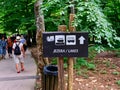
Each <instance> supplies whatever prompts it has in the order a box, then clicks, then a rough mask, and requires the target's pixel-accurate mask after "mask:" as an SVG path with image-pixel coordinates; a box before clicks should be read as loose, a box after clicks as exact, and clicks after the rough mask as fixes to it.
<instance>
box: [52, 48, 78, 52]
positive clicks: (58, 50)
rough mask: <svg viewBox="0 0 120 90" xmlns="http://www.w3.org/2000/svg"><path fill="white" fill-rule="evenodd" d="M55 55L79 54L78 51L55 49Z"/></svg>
mask: <svg viewBox="0 0 120 90" xmlns="http://www.w3.org/2000/svg"><path fill="white" fill-rule="evenodd" d="M53 53H78V49H54V50H53Z"/></svg>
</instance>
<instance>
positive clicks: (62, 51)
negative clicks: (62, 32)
mask: <svg viewBox="0 0 120 90" xmlns="http://www.w3.org/2000/svg"><path fill="white" fill-rule="evenodd" d="M65 52H66V51H65V49H54V51H53V53H65Z"/></svg>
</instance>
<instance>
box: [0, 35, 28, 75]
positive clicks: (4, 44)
mask: <svg viewBox="0 0 120 90" xmlns="http://www.w3.org/2000/svg"><path fill="white" fill-rule="evenodd" d="M26 49H27V43H26V39H25V38H24V36H23V35H17V36H15V37H14V38H12V37H8V38H7V39H5V37H4V36H2V38H1V39H0V54H1V57H2V59H5V56H6V53H8V57H9V58H13V59H14V61H15V66H16V71H17V73H20V71H24V57H25V51H26ZM20 67H21V68H20Z"/></svg>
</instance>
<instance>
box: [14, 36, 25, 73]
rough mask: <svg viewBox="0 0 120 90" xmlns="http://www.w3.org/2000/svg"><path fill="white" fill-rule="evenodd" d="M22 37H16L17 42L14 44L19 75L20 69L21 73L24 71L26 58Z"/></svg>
mask: <svg viewBox="0 0 120 90" xmlns="http://www.w3.org/2000/svg"><path fill="white" fill-rule="evenodd" d="M20 39H21V37H20V36H16V42H14V43H13V53H14V55H13V57H14V61H15V66H16V70H17V73H20V67H21V71H24V57H25V51H24V48H23V44H22V43H21V42H20Z"/></svg>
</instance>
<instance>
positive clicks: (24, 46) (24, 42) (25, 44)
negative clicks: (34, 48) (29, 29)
mask: <svg viewBox="0 0 120 90" xmlns="http://www.w3.org/2000/svg"><path fill="white" fill-rule="evenodd" d="M20 42H21V43H22V44H23V48H24V51H26V50H27V42H26V39H25V38H24V36H23V35H21V39H20Z"/></svg>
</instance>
